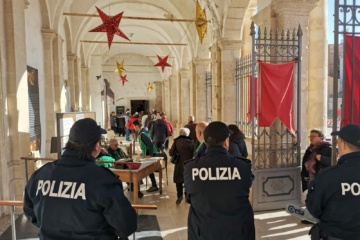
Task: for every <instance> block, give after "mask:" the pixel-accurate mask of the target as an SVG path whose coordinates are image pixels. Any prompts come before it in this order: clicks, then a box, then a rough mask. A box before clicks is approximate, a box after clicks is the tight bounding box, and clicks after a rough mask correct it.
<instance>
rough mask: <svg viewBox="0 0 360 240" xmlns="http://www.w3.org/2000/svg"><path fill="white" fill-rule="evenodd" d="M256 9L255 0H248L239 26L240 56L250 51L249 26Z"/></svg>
mask: <svg viewBox="0 0 360 240" xmlns="http://www.w3.org/2000/svg"><path fill="white" fill-rule="evenodd" d="M256 11H257V0H250V2H249V5H248V7H247V9H246V12H245V15H244V21H243V23H242V26H241V36H240V38H241V39H242V40H243V46H242V49H241V55H242V56H245V55H247V54H250V53H251V36H250V26H251V22H252V19H251V17H252V16H254V15H255V14H256Z"/></svg>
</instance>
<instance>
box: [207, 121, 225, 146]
mask: <svg viewBox="0 0 360 240" xmlns="http://www.w3.org/2000/svg"><path fill="white" fill-rule="evenodd" d="M229 135H230V131H229V129H228V127H227V126H226V124H225V123H223V122H220V121H214V122H211V123H209V125H208V126H207V127H206V128H205V130H204V140H205V142H209V141H212V142H224V141H225V140H226V138H228V137H229Z"/></svg>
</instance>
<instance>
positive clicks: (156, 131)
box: [149, 113, 169, 152]
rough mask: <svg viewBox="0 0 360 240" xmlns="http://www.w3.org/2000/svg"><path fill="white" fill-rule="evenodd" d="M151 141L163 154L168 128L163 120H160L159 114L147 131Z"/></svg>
mask: <svg viewBox="0 0 360 240" xmlns="http://www.w3.org/2000/svg"><path fill="white" fill-rule="evenodd" d="M149 133H150V136H151V138H152V140H153V141H154V144H155V146H156V148H157V149H158V151H159V152H164V149H165V141H166V139H167V138H168V136H169V133H168V128H167V126H166V123H165V121H164V120H162V119H161V117H160V114H159V113H158V114H157V119H156V121H155V122H154V123H153V124H152V127H151V129H150V131H149Z"/></svg>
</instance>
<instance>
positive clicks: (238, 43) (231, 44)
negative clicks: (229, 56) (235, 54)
mask: <svg viewBox="0 0 360 240" xmlns="http://www.w3.org/2000/svg"><path fill="white" fill-rule="evenodd" d="M217 44H218V46H219V48H220V50H221V51H223V50H240V49H241V47H242V46H243V44H244V42H243V41H242V40H231V39H224V38H223V39H220V40H219V41H218V42H217Z"/></svg>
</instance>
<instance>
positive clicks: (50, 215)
mask: <svg viewBox="0 0 360 240" xmlns="http://www.w3.org/2000/svg"><path fill="white" fill-rule="evenodd" d="M78 154H79V152H78V151H74V150H65V151H64V153H63V155H62V156H61V158H60V160H58V161H55V162H53V163H48V164H46V165H44V166H43V167H42V168H40V169H39V170H37V171H36V172H35V173H34V174H33V175H32V176H31V178H30V180H29V182H28V184H27V186H26V188H25V195H24V213H25V215H26V216H27V217H28V219H29V220H30V221H31V222H32V223H33V224H35V225H36V226H38V227H39V228H40V233H39V237H40V239H46V240H52V239H59V240H60V239H61V240H64V239H86V240H92V239H93V240H95V239H105V240H106V239H112V240H113V239H118V236H119V237H121V238H127V237H128V236H129V235H130V234H131V233H133V232H134V231H135V230H136V227H137V219H136V212H135V210H134V209H133V208H132V206H131V204H130V202H129V201H128V200H127V199H126V197H125V196H124V193H123V187H122V183H121V181H120V180H119V179H118V178H117V177H116V175H114V174H113V173H112V172H111V171H110V170H107V169H105V168H102V167H99V166H97V165H96V164H95V159H86V158H79V155H78ZM44 207H46V209H48V210H47V211H46V210H44Z"/></svg>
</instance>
